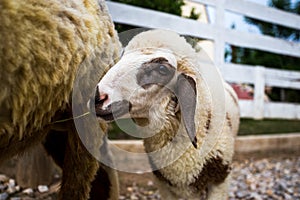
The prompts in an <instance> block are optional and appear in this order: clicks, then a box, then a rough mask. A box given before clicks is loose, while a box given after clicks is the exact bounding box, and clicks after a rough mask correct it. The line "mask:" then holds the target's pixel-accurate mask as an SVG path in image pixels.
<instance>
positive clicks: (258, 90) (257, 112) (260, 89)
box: [254, 66, 265, 120]
mask: <svg viewBox="0 0 300 200" xmlns="http://www.w3.org/2000/svg"><path fill="white" fill-rule="evenodd" d="M254 84H255V85H254V119H258V120H259V119H263V118H264V95H265V68H264V67H261V66H256V67H255V82H254Z"/></svg>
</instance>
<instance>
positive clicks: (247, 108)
mask: <svg viewBox="0 0 300 200" xmlns="http://www.w3.org/2000/svg"><path fill="white" fill-rule="evenodd" d="M239 106H240V116H241V117H244V118H253V116H254V109H253V108H254V101H251V100H241V99H240V100H239Z"/></svg>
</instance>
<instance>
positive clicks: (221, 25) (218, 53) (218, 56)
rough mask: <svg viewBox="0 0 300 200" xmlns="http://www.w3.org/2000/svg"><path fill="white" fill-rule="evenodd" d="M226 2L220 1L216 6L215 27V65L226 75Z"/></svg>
mask: <svg viewBox="0 0 300 200" xmlns="http://www.w3.org/2000/svg"><path fill="white" fill-rule="evenodd" d="M224 4H225V0H219V1H218V3H217V5H216V19H215V24H214V27H215V29H216V32H217V34H216V37H215V38H214V63H215V65H216V67H218V69H219V70H220V72H221V73H222V74H224V70H223V67H224V55H225V39H224V30H225V20H224V19H225V9H224Z"/></svg>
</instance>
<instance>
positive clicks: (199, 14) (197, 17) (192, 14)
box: [188, 7, 201, 20]
mask: <svg viewBox="0 0 300 200" xmlns="http://www.w3.org/2000/svg"><path fill="white" fill-rule="evenodd" d="M200 16H201V13H196V12H195V7H193V8H192V10H191V12H190V16H189V17H188V18H190V19H195V20H197V19H199V17H200Z"/></svg>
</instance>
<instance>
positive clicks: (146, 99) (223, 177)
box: [92, 30, 239, 199]
mask: <svg viewBox="0 0 300 200" xmlns="http://www.w3.org/2000/svg"><path fill="white" fill-rule="evenodd" d="M206 58H207V57H205V56H204V54H203V53H201V51H200V53H199V54H197V53H196V52H195V51H194V49H193V48H192V47H191V46H190V45H189V44H188V43H187V42H186V40H185V39H184V38H183V37H180V36H179V35H178V34H177V33H174V32H171V31H167V30H150V31H146V32H142V33H140V34H138V35H136V36H135V37H134V38H133V39H132V40H131V41H130V42H129V43H128V45H127V46H126V48H125V50H124V54H123V56H122V58H121V59H120V60H119V62H118V63H117V64H116V65H114V66H113V67H112V68H111V69H110V70H109V71H108V72H107V73H106V75H105V76H104V77H103V78H102V79H101V80H100V82H99V83H98V84H97V89H96V92H95V101H94V102H95V105H94V106H95V108H93V109H92V110H94V112H95V114H96V116H97V117H98V118H99V120H100V121H103V120H104V121H106V122H110V121H114V120H116V119H119V118H126V117H129V118H131V119H133V121H134V122H135V123H136V125H137V128H139V130H140V131H142V133H143V134H145V135H147V136H148V137H146V138H145V139H144V147H145V151H146V152H147V153H148V157H149V162H150V164H151V166H152V169H153V173H154V175H155V177H156V182H157V185H158V187H159V190H160V193H161V196H162V199H179V198H184V199H194V198H195V199H227V192H228V191H227V189H228V183H229V179H230V168H231V167H230V164H231V162H232V157H233V152H234V149H233V148H234V137H235V135H236V133H237V130H238V125H239V108H238V103H237V96H236V94H235V93H234V91H233V90H232V88H231V87H230V86H229V85H228V84H226V83H225V82H224V81H223V80H222V78H221V77H220V76H219V73H218V71H217V70H216V68H214V67H213V66H211V65H212V64H211V62H209V60H208V59H206Z"/></svg>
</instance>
